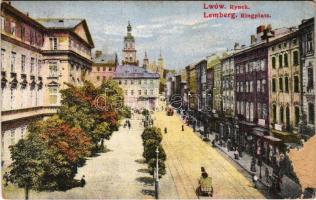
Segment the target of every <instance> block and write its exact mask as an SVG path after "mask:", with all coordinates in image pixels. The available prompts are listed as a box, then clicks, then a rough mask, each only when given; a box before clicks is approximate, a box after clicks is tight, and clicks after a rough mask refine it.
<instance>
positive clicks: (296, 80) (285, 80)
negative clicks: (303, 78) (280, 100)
mask: <svg viewBox="0 0 316 200" xmlns="http://www.w3.org/2000/svg"><path fill="white" fill-rule="evenodd" d="M277 80H278V79H277V78H272V92H277ZM283 83H284V87H283ZM278 86H279V90H278V91H279V92H289V77H287V76H284V77H279V81H278ZM293 86H294V87H293V89H294V92H296V93H298V92H299V91H300V89H299V77H298V76H294V85H293Z"/></svg>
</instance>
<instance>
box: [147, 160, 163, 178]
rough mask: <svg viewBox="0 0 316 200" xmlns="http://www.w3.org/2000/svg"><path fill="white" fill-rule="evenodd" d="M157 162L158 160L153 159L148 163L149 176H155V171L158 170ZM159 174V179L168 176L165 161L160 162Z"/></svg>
mask: <svg viewBox="0 0 316 200" xmlns="http://www.w3.org/2000/svg"><path fill="white" fill-rule="evenodd" d="M156 162H157V159H156V158H153V159H151V160H149V161H148V170H149V174H150V175H154V174H155V172H154V171H155V169H156ZM158 165H159V166H158V168H159V169H158V173H159V178H161V177H162V176H163V175H165V174H166V165H165V162H164V160H161V159H159V160H158Z"/></svg>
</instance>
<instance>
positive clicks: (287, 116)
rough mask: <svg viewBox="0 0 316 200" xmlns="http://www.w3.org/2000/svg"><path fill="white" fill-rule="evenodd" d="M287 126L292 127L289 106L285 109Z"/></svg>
mask: <svg viewBox="0 0 316 200" xmlns="http://www.w3.org/2000/svg"><path fill="white" fill-rule="evenodd" d="M285 117H286V125H287V126H289V125H290V108H289V107H288V106H287V107H286V109H285Z"/></svg>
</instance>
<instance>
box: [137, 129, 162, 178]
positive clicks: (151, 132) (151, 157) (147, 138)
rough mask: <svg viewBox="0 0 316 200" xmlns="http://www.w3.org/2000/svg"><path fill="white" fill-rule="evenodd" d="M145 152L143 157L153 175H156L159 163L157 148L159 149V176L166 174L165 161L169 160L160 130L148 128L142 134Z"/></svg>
mask: <svg viewBox="0 0 316 200" xmlns="http://www.w3.org/2000/svg"><path fill="white" fill-rule="evenodd" d="M142 139H143V145H144V152H143V157H144V158H145V160H146V162H147V164H148V169H149V172H150V174H151V175H153V174H154V170H155V168H156V162H157V153H156V150H157V147H158V151H159V154H158V159H159V160H158V163H159V176H162V175H164V174H166V167H165V163H164V161H165V160H166V159H167V155H166V153H165V151H164V149H163V147H162V146H161V144H160V143H161V141H162V134H161V130H160V128H157V127H148V128H146V129H145V130H144V131H143V133H142Z"/></svg>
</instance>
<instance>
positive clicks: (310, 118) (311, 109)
mask: <svg viewBox="0 0 316 200" xmlns="http://www.w3.org/2000/svg"><path fill="white" fill-rule="evenodd" d="M314 110H315V107H314V104H313V103H309V104H308V123H309V124H314V123H315V122H314V120H315V114H314V113H315V112H314Z"/></svg>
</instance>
